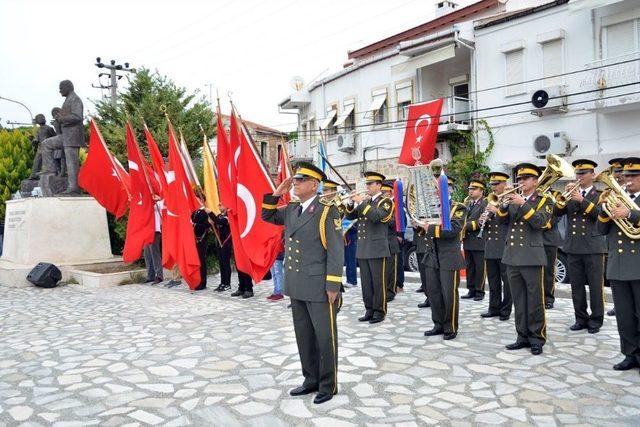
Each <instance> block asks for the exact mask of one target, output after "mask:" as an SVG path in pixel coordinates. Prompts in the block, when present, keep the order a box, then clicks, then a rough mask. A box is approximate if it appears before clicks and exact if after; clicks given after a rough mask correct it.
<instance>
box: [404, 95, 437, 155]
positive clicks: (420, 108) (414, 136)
mask: <svg viewBox="0 0 640 427" xmlns="http://www.w3.org/2000/svg"><path fill="white" fill-rule="evenodd" d="M441 113H442V98H441V99H436V100H435V101H429V102H423V103H420V104H413V105H409V112H408V114H407V125H406V127H405V131H404V141H403V143H402V151H400V159H399V160H398V163H400V164H402V165H407V166H414V165H426V164H428V163H429V162H430V161H431V160H433V158H434V155H435V149H436V138H437V137H438V125H439V124H440V114H441Z"/></svg>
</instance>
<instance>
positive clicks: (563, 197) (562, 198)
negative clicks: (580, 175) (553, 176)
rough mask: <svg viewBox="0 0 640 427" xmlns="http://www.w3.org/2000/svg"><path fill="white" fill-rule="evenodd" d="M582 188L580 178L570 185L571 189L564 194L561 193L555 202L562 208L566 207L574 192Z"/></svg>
mask: <svg viewBox="0 0 640 427" xmlns="http://www.w3.org/2000/svg"><path fill="white" fill-rule="evenodd" d="M579 189H580V180H578V181H577V182H576V183H574V184H573V185H572V186H571V187H569V189H568V190H567V191H565V192H564V193H562V194H559V195H558V196H556V197H555V198H554V199H555V202H556V205H558V207H559V208H560V209H562V208H564V207H565V206H567V202H568V201H569V199H570V198H571V196H572V195H573V193H575V192H576V191H578V190H579Z"/></svg>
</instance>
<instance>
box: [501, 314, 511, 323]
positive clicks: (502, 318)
mask: <svg viewBox="0 0 640 427" xmlns="http://www.w3.org/2000/svg"><path fill="white" fill-rule="evenodd" d="M500 320H502V321H503V322H504V321H505V320H509V315H508V314H507V315H504V316H503V315H500Z"/></svg>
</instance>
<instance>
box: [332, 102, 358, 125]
mask: <svg viewBox="0 0 640 427" xmlns="http://www.w3.org/2000/svg"><path fill="white" fill-rule="evenodd" d="M354 107H355V104H349V105H345V107H344V111H343V112H342V114H340V115H339V116H338V120H336V122H335V123H334V124H333V125H334V126H336V127H337V126H342V125H343V124H344V121H345V120H347V117H349V114H351V113H352V112H353V108H354Z"/></svg>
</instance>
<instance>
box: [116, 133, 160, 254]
mask: <svg viewBox="0 0 640 427" xmlns="http://www.w3.org/2000/svg"><path fill="white" fill-rule="evenodd" d="M126 141H127V156H128V157H129V178H130V179H131V204H130V205H129V219H128V221H127V235H126V238H125V241H124V249H123V251H122V259H123V261H124V262H127V263H130V262H134V261H136V260H138V259H139V258H140V255H141V254H142V249H143V248H144V247H145V246H146V245H148V244H150V243H153V238H154V234H155V213H154V209H155V202H154V201H153V197H152V193H151V188H150V183H149V180H148V176H147V173H148V168H149V166H148V165H147V164H146V163H147V162H146V161H145V159H144V157H143V156H142V154H141V153H140V147H139V146H138V142H137V141H136V137H135V136H134V134H133V129H132V128H131V124H130V123H129V122H127V124H126Z"/></svg>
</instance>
